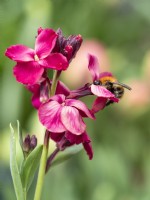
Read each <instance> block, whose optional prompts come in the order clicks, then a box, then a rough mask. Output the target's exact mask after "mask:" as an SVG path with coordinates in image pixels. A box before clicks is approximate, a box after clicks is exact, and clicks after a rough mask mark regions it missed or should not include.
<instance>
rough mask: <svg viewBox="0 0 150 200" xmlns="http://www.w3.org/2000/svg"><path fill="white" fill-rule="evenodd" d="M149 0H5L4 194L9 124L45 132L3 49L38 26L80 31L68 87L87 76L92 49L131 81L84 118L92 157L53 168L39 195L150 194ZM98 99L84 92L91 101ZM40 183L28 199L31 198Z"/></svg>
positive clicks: (0, 40)
mask: <svg viewBox="0 0 150 200" xmlns="http://www.w3.org/2000/svg"><path fill="white" fill-rule="evenodd" d="M149 8H150V1H149V0H143V1H141V0H105V1H103V0H91V1H90V0H72V1H71V0H51V1H50V0H42V1H40V0H26V1H25V0H0V199H1V200H15V195H14V190H13V186H12V180H11V176H10V171H9V139H10V130H9V123H10V122H12V123H13V125H14V126H15V125H16V120H17V119H19V121H20V123H21V125H22V127H23V129H24V133H30V134H33V133H34V134H38V135H39V140H40V138H41V140H42V138H43V129H42V127H41V126H40V124H39V122H38V118H37V113H36V111H35V110H34V109H33V108H32V106H31V102H30V99H31V94H30V93H29V92H28V91H26V90H25V88H24V87H23V86H22V85H21V84H18V83H17V82H16V81H15V78H14V77H13V75H12V67H13V66H14V62H12V61H10V60H8V59H7V58H6V57H4V52H5V49H6V48H7V47H8V46H10V45H13V44H17V43H22V44H25V45H27V46H30V47H33V46H34V38H35V35H36V31H37V28H38V27H40V26H42V27H51V28H53V29H57V28H58V27H60V28H61V29H62V30H63V32H64V34H65V35H66V36H68V35H70V34H81V35H82V36H83V38H84V42H83V45H82V47H81V49H80V51H79V52H78V54H77V56H76V59H74V61H73V62H72V63H71V66H70V68H69V70H68V71H67V72H64V74H62V77H61V79H62V80H63V81H64V82H65V83H66V84H67V85H68V87H70V88H74V89H75V88H76V87H78V86H82V84H84V83H86V82H88V81H89V80H90V74H89V72H88V71H87V68H86V67H87V53H88V52H89V53H93V54H95V55H97V57H98V59H99V63H100V70H101V71H111V72H113V74H114V75H115V76H116V77H117V78H118V80H119V81H120V82H123V83H126V84H128V85H130V86H131V87H132V91H131V92H130V91H126V93H125V95H124V98H123V99H122V100H121V101H120V103H119V104H117V105H112V106H109V107H108V108H106V109H105V110H103V111H101V112H99V113H98V114H97V119H96V121H90V120H89V121H87V129H88V133H89V135H90V136H91V138H92V144H93V149H94V158H93V160H92V161H89V160H88V157H87V156H86V154H85V152H83V151H81V152H80V153H78V154H77V155H75V156H74V157H73V158H72V159H70V160H68V161H66V162H64V163H63V164H60V165H58V166H56V167H55V168H53V169H52V170H51V172H49V174H48V176H47V177H46V179H45V185H44V189H43V197H42V200H49V199H50V200H60V199H61V200H79V199H82V200H83V199H86V200H149V199H150V10H149ZM92 100H93V99H91V98H85V99H84V101H85V102H86V103H87V104H88V105H89V106H90V105H91V102H92ZM34 189H35V183H33V185H32V188H31V190H30V191H29V196H28V199H29V200H32V199H33V193H34Z"/></svg>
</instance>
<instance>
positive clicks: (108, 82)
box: [94, 74, 131, 106]
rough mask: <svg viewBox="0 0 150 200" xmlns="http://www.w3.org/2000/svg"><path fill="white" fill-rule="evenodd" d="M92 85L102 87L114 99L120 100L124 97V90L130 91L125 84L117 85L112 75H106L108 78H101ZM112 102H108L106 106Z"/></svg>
mask: <svg viewBox="0 0 150 200" xmlns="http://www.w3.org/2000/svg"><path fill="white" fill-rule="evenodd" d="M94 85H101V86H104V87H105V88H106V89H107V90H109V91H110V92H111V93H113V94H114V95H115V97H116V98H118V99H121V98H122V97H123V95H124V88H126V89H128V90H131V87H129V86H128V85H126V84H123V83H119V82H118V81H117V79H116V78H115V77H113V76H112V74H108V76H101V77H100V79H99V80H96V81H94ZM112 103H113V101H112V100H108V101H107V103H106V106H108V105H110V104H112Z"/></svg>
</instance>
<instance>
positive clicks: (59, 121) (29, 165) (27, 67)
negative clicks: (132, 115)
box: [5, 28, 130, 200]
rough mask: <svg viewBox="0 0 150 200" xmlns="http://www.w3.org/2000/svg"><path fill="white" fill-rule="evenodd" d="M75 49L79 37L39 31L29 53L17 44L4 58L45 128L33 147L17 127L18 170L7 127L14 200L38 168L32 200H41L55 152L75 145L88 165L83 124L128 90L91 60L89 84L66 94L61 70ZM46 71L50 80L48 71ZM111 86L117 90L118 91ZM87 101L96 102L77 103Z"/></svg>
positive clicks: (90, 57)
mask: <svg viewBox="0 0 150 200" xmlns="http://www.w3.org/2000/svg"><path fill="white" fill-rule="evenodd" d="M81 44H82V37H81V35H71V36H69V37H68V38H66V37H64V36H63V33H62V31H61V29H58V30H57V31H54V30H52V29H48V28H46V29H43V28H39V29H38V31H37V36H36V38H35V48H34V49H32V48H29V47H26V46H25V45H22V44H17V45H13V46H10V47H8V48H7V50H6V52H5V55H6V56H7V57H8V58H10V59H11V60H13V61H15V62H16V64H15V66H14V68H13V73H14V76H15V78H16V80H17V81H18V82H19V83H21V84H23V85H24V87H25V88H26V89H27V90H29V91H30V92H31V93H32V99H31V103H32V105H33V107H34V108H35V109H36V110H37V112H38V116H39V121H40V122H41V123H42V125H43V126H44V127H45V134H44V142H43V145H37V143H38V141H37V139H36V136H35V135H33V136H29V135H27V136H26V137H25V139H24V140H23V138H22V131H21V128H20V124H19V122H18V135H19V142H20V146H21V149H22V153H23V162H22V164H21V169H20V170H19V167H18V163H17V161H16V149H15V148H16V147H15V136H14V130H13V128H12V126H11V132H12V137H11V153H10V155H11V156H10V167H11V174H12V178H13V183H14V188H15V193H16V197H17V199H18V200H26V199H27V191H28V189H29V187H30V185H31V183H32V180H33V177H34V174H35V172H36V170H37V168H38V165H40V167H39V172H38V179H37V184H36V190H35V196H34V200H40V199H41V193H42V187H43V181H44V175H45V173H47V172H48V171H49V170H50V168H51V166H52V164H53V161H54V159H55V158H56V157H57V155H58V154H59V153H61V151H65V150H66V149H67V148H69V147H71V146H76V145H79V144H81V145H83V148H84V149H85V151H86V153H87V155H88V157H89V159H90V160H91V159H92V158H93V150H92V145H91V139H90V137H89V135H88V133H87V130H86V123H85V122H84V118H89V119H92V120H95V119H96V117H95V113H97V112H99V111H101V110H102V109H104V108H105V107H106V106H108V105H109V104H110V103H116V102H118V101H119V98H120V97H121V95H123V92H124V90H123V88H124V87H126V88H127V89H130V87H128V86H126V85H124V84H119V83H118V82H117V79H116V78H114V77H113V75H112V74H111V73H110V72H103V73H100V72H99V64H98V60H97V58H96V57H95V56H94V55H91V54H89V55H88V66H87V67H88V69H89V71H90V73H91V77H92V80H91V83H85V85H84V86H81V87H80V88H78V89H74V90H70V89H69V88H68V87H67V86H66V85H65V84H64V83H63V82H61V81H60V80H59V78H60V75H61V73H62V72H63V71H65V70H67V68H68V67H69V64H70V62H71V61H72V59H73V58H74V57H75V56H76V53H77V51H78V50H79V48H80V46H81ZM81 67H82V66H81ZM52 70H53V77H52V78H51V77H49V74H50V73H49V71H52ZM112 80H113V81H112ZM114 80H115V81H114ZM114 84H116V85H117V84H118V86H119V87H120V90H119V87H116V85H114ZM122 91H123V92H122ZM88 95H93V96H96V99H95V100H94V102H93V105H92V108H91V109H89V108H88V107H87V106H86V104H85V103H84V102H83V101H82V97H84V96H88ZM50 140H53V141H54V142H55V143H56V148H55V150H54V152H52V153H51V154H50V155H49V151H48V150H49V141H50Z"/></svg>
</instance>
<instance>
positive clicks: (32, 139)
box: [30, 135, 37, 150]
mask: <svg viewBox="0 0 150 200" xmlns="http://www.w3.org/2000/svg"><path fill="white" fill-rule="evenodd" d="M36 145H37V138H36V136H35V135H32V136H31V140H30V150H33V149H34V148H35V147H36Z"/></svg>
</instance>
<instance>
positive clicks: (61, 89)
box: [56, 81, 70, 96]
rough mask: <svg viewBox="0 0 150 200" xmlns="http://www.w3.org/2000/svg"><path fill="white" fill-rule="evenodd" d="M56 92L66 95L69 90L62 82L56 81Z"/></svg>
mask: <svg viewBox="0 0 150 200" xmlns="http://www.w3.org/2000/svg"><path fill="white" fill-rule="evenodd" d="M56 94H64V95H65V96H68V95H69V94H70V90H69V88H68V87H67V86H66V85H65V84H64V83H63V82H61V81H58V84H57V88H56Z"/></svg>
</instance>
